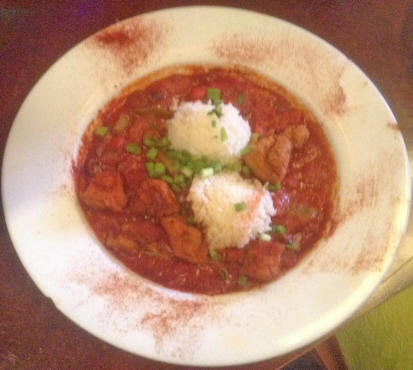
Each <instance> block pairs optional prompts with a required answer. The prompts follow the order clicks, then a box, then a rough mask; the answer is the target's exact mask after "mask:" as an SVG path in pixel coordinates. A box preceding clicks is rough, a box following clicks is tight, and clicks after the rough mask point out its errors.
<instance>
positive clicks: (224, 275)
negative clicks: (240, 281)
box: [219, 267, 229, 280]
mask: <svg viewBox="0 0 413 370" xmlns="http://www.w3.org/2000/svg"><path fill="white" fill-rule="evenodd" d="M219 274H220V275H221V276H222V278H223V279H224V280H228V278H229V272H228V270H227V269H226V268H225V267H221V269H220V270H219Z"/></svg>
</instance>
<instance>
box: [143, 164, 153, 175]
mask: <svg viewBox="0 0 413 370" xmlns="http://www.w3.org/2000/svg"><path fill="white" fill-rule="evenodd" d="M145 167H146V170H147V171H148V174H149V176H150V177H153V175H154V173H153V169H154V167H155V163H153V162H146V163H145Z"/></svg>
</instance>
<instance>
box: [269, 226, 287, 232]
mask: <svg viewBox="0 0 413 370" xmlns="http://www.w3.org/2000/svg"><path fill="white" fill-rule="evenodd" d="M271 232H273V233H274V234H285V232H286V229H285V226H283V225H271Z"/></svg>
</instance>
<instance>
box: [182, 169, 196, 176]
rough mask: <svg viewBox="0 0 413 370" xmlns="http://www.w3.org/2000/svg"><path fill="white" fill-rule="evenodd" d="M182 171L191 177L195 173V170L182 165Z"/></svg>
mask: <svg viewBox="0 0 413 370" xmlns="http://www.w3.org/2000/svg"><path fill="white" fill-rule="evenodd" d="M181 172H182V173H183V174H184V175H185V176H186V177H191V176H192V175H193V174H194V171H193V170H191V169H190V168H189V167H182V168H181Z"/></svg>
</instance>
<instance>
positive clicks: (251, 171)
mask: <svg viewBox="0 0 413 370" xmlns="http://www.w3.org/2000/svg"><path fill="white" fill-rule="evenodd" d="M195 101H201V102H204V103H207V102H208V101H209V102H212V103H213V105H214V109H213V111H211V112H209V113H208V114H211V115H215V116H216V117H219V116H220V114H221V106H222V104H229V103H231V104H232V105H233V106H234V107H235V108H236V109H238V110H239V112H240V115H241V117H242V118H243V119H244V120H246V121H248V123H249V126H250V131H251V136H250V140H249V143H248V145H246V146H245V148H244V149H243V150H242V151H241V152H240V155H239V160H238V161H237V162H235V163H230V164H223V163H220V161H217V160H212V159H210V158H207V157H205V156H202V157H196V156H192V155H191V154H190V153H188V152H187V151H185V150H176V149H174V148H173V147H172V146H171V142H170V141H169V140H168V120H170V119H171V118H172V117H173V116H174V112H175V111H176V108H177V106H179V104H182V103H184V102H195ZM213 124H214V121H212V125H213ZM227 135H228V133H227V132H225V130H222V129H221V135H220V140H221V141H225V140H226V139H227ZM224 172H237V173H238V174H239V175H240V176H241V177H242V179H257V180H258V181H259V182H260V183H261V184H263V186H265V188H266V189H267V190H268V192H269V193H270V196H271V198H269V199H272V202H273V207H274V208H275V210H276V212H277V213H276V215H275V216H272V217H271V224H270V225H269V228H268V230H265V232H263V233H261V234H260V235H258V236H255V237H254V238H252V239H251V240H249V242H248V243H247V244H246V245H245V246H244V247H243V248H238V247H235V246H228V247H227V248H222V249H212V248H210V246H209V245H208V241H207V238H206V233H205V229H204V226H203V225H202V224H199V223H197V221H196V219H195V218H194V213H193V209H192V207H191V202H190V201H189V200H188V192H189V188H190V186H191V183H192V181H193V179H194V178H195V177H196V176H198V177H201V178H202V177H205V178H206V177H209V176H215V175H216V174H218V173H224ZM74 179H75V183H76V191H77V195H78V199H79V202H80V205H81V207H82V209H83V211H84V213H85V215H86V218H87V220H88V222H89V224H90V226H91V228H92V229H93V230H94V232H95V233H96V235H97V237H98V238H99V240H100V241H101V242H102V244H103V245H104V246H105V247H106V248H107V249H108V250H110V251H111V252H112V253H113V254H114V255H115V256H116V257H117V258H118V259H119V260H120V261H122V262H123V263H124V264H125V265H126V266H128V267H129V268H130V269H132V270H133V271H135V272H136V273H138V274H139V275H141V276H143V277H145V278H147V279H150V280H152V281H154V282H157V283H159V284H161V285H163V286H165V287H168V288H172V289H178V290H182V291H189V292H194V293H203V294H220V293H228V292H233V291H238V290H246V289H250V288H252V287H255V286H258V285H260V284H263V283H265V282H268V281H273V280H275V279H277V278H278V277H279V276H280V275H282V274H283V273H285V272H286V271H287V270H289V269H291V268H292V267H294V266H295V265H296V264H297V263H298V261H299V260H300V258H301V257H302V256H303V254H305V253H306V252H307V251H308V250H309V249H310V248H312V247H313V246H314V244H315V243H316V242H317V241H318V240H319V239H320V238H321V237H323V235H325V233H326V232H327V231H328V230H327V229H328V228H329V224H330V221H331V217H332V213H333V209H334V205H335V195H336V187H337V173H336V165H335V161H334V158H333V155H332V151H331V149H330V146H329V143H328V141H327V139H326V137H325V135H324V133H323V131H322V129H321V127H320V126H319V124H318V123H317V122H316V120H315V118H314V116H313V115H312V114H311V113H310V112H309V111H308V110H306V109H305V107H303V106H302V105H301V104H300V103H299V102H297V100H296V99H294V97H292V96H291V95H290V94H289V93H288V92H287V91H285V90H284V89H283V88H281V87H280V86H278V85H276V84H274V83H273V82H270V81H268V80H266V79H264V78H263V77H261V76H258V75H256V74H254V73H252V72H250V71H244V70H242V71H241V70H235V69H220V68H210V69H208V68H201V67H182V68H179V69H178V68H175V69H172V70H171V69H169V70H164V71H161V72H157V73H156V74H154V75H151V76H149V77H146V78H145V79H142V80H140V81H137V82H136V83H135V84H133V85H131V86H129V87H128V88H126V89H125V90H124V91H123V92H122V93H121V94H120V95H119V96H118V97H117V98H115V99H113V100H112V101H111V102H109V103H108V104H107V105H106V106H105V107H104V109H102V110H101V111H100V112H99V114H98V115H97V117H96V118H95V119H94V121H93V122H92V123H91V124H90V125H89V128H88V130H87V132H86V133H85V134H84V136H83V141H82V145H81V148H80V151H79V155H78V159H77V161H76V163H75V164H74ZM264 184H265V185H264ZM234 207H235V210H236V212H243V211H244V210H245V207H246V205H245V203H243V202H239V203H237V204H235V205H234Z"/></svg>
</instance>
